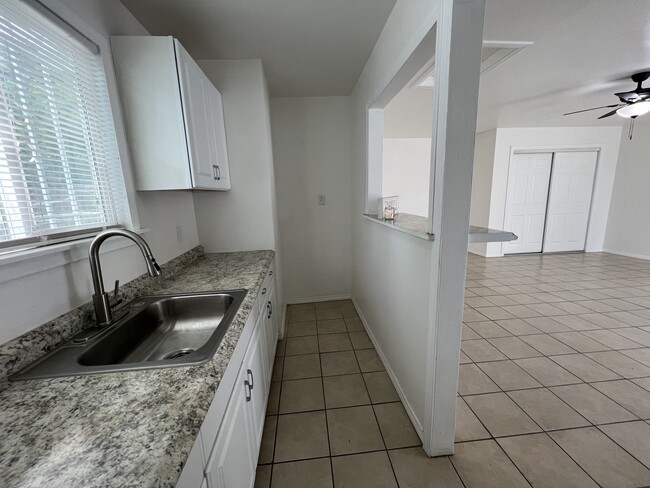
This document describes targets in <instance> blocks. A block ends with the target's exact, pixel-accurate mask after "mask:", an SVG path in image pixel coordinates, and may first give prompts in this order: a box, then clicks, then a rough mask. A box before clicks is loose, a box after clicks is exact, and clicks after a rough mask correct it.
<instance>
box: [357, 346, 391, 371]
mask: <svg viewBox="0 0 650 488" xmlns="http://www.w3.org/2000/svg"><path fill="white" fill-rule="evenodd" d="M354 353H355V354H356V356H357V361H358V362H359V367H360V368H361V372H362V373H370V372H372V371H384V369H385V368H384V365H383V364H382V362H381V359H379V355H378V354H377V352H376V351H375V350H374V349H360V350H357V351H355V352H354Z"/></svg>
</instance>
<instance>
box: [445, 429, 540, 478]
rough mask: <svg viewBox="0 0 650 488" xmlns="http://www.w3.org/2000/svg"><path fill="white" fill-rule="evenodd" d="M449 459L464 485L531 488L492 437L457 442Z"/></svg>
mask: <svg viewBox="0 0 650 488" xmlns="http://www.w3.org/2000/svg"><path fill="white" fill-rule="evenodd" d="M451 462H452V463H453V465H454V466H455V467H456V470H457V471H458V474H459V475H460V477H461V479H462V480H463V482H464V484H465V486H466V487H467V488H504V487H508V488H519V487H522V488H524V487H528V488H530V485H529V484H528V482H527V481H526V480H525V478H524V477H523V476H522V475H521V473H520V472H519V470H518V469H517V468H516V467H515V465H514V464H512V461H510V459H508V456H506V454H505V453H504V452H503V450H501V448H500V447H499V445H498V444H497V443H496V442H495V441H494V440H485V441H474V442H463V443H461V444H456V447H455V450H454V455H453V456H452V457H451Z"/></svg>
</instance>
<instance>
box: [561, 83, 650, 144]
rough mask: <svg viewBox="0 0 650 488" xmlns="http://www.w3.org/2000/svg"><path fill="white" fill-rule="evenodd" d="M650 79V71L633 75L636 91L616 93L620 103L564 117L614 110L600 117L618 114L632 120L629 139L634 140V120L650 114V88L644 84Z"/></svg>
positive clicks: (579, 111)
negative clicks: (608, 109)
mask: <svg viewBox="0 0 650 488" xmlns="http://www.w3.org/2000/svg"><path fill="white" fill-rule="evenodd" d="M648 78H650V71H642V72H640V73H635V74H633V75H632V81H633V82H634V83H636V89H634V90H632V91H628V92H621V93H615V94H614V95H616V96H617V97H618V99H619V100H620V103H615V104H612V105H603V106H602V107H593V108H587V109H584V110H576V111H575V112H568V113H566V114H564V115H573V114H579V113H582V112H588V111H590V110H600V109H603V108H613V109H614V110H612V111H611V112H607V113H606V114H604V115H601V116H600V117H598V119H604V118H606V117H611V116H612V115H614V114H617V115H619V116H621V117H623V118H626V119H631V121H630V133H629V138H630V139H632V131H633V130H634V119H636V118H637V117H638V116H640V115H645V114H647V113H649V112H650V87H648V88H643V82H644V81H645V80H647V79H648Z"/></svg>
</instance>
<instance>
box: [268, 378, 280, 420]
mask: <svg viewBox="0 0 650 488" xmlns="http://www.w3.org/2000/svg"><path fill="white" fill-rule="evenodd" d="M280 385H281V383H280V382H279V381H273V382H271V388H270V389H269V400H268V402H267V404H266V414H267V415H274V414H277V413H278V410H279V409H280V390H281V386H280Z"/></svg>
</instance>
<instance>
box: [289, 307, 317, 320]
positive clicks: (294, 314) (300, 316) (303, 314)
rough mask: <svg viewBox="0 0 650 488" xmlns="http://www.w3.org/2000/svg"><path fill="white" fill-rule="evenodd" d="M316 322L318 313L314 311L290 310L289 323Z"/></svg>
mask: <svg viewBox="0 0 650 488" xmlns="http://www.w3.org/2000/svg"><path fill="white" fill-rule="evenodd" d="M311 320H316V312H315V311H314V309H313V308H312V309H309V308H307V309H295V308H294V309H292V308H290V309H289V310H288V313H287V322H288V323H292V322H309V321H311Z"/></svg>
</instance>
